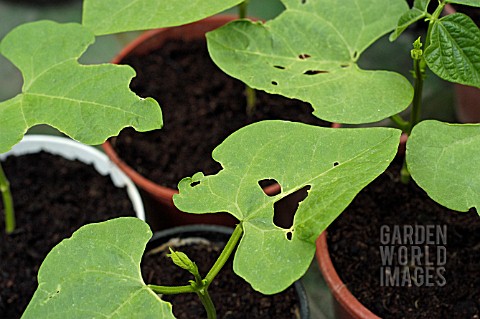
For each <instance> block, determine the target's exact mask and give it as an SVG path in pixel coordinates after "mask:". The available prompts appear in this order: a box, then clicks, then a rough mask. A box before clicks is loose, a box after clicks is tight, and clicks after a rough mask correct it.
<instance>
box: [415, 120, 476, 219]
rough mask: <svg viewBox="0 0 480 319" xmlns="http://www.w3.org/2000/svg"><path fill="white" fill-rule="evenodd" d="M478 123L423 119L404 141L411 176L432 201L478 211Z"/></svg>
mask: <svg viewBox="0 0 480 319" xmlns="http://www.w3.org/2000/svg"><path fill="white" fill-rule="evenodd" d="M479 158H480V125H479V124H475V125H473V124H446V123H442V122H438V121H424V122H421V123H420V124H418V125H416V126H415V128H414V129H413V130H412V134H411V136H410V137H409V139H408V142H407V165H408V170H409V171H410V174H411V175H412V178H413V179H414V180H415V182H417V184H418V185H419V186H420V187H421V188H423V189H424V190H425V191H426V192H427V193H428V195H429V196H430V197H431V198H432V199H433V200H435V201H436V202H438V203H440V204H442V205H444V206H446V207H448V208H450V209H453V210H457V211H461V212H465V211H468V210H469V209H470V208H471V207H475V208H476V209H477V212H480V180H479V179H478V178H477V176H478V172H480V161H479V160H478V159H479Z"/></svg>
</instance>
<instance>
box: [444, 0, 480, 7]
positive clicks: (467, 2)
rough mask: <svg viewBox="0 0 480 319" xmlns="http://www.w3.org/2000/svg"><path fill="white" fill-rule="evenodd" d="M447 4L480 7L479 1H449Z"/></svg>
mask: <svg viewBox="0 0 480 319" xmlns="http://www.w3.org/2000/svg"><path fill="white" fill-rule="evenodd" d="M446 2H447V3H458V4H464V5H466V6H471V7H480V1H479V0H447V1H446Z"/></svg>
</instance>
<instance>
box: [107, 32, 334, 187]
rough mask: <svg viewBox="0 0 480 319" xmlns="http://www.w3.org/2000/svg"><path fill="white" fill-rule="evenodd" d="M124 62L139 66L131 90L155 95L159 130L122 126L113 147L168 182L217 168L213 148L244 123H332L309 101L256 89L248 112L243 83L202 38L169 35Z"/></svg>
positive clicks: (154, 177) (152, 175) (155, 177)
mask: <svg viewBox="0 0 480 319" xmlns="http://www.w3.org/2000/svg"><path fill="white" fill-rule="evenodd" d="M122 63H126V64H129V65H131V66H133V68H134V69H135V70H136V71H137V77H136V78H135V79H134V80H133V81H132V85H131V87H132V90H133V91H135V92H136V93H137V94H139V95H140V96H142V97H147V96H151V97H153V98H155V99H156V100H157V101H159V103H160V105H161V107H162V110H163V115H164V123H165V126H164V128H163V129H162V130H158V131H153V132H148V133H136V132H135V131H133V130H124V131H123V132H122V133H121V134H120V136H119V137H118V138H117V139H113V141H114V147H115V149H116V151H117V152H118V153H119V154H120V157H121V158H123V159H124V161H125V162H126V163H128V164H129V165H130V166H132V167H133V168H135V169H136V170H137V171H138V172H139V173H140V174H142V175H143V176H146V177H148V178H149V179H151V180H153V181H155V182H157V183H159V184H162V185H164V186H167V187H170V188H177V184H178V182H179V181H180V179H182V178H183V177H186V176H191V175H193V174H194V173H196V172H198V171H202V172H204V173H205V174H213V173H216V172H217V171H218V170H219V169H220V168H221V167H220V165H219V164H218V163H216V162H215V161H213V159H212V158H211V154H212V151H213V149H214V148H215V147H216V146H217V145H219V144H220V143H221V142H222V141H223V140H224V139H225V138H226V137H227V136H229V135H230V134H231V133H233V132H234V131H236V130H238V129H240V128H241V127H243V126H246V125H247V124H250V123H253V122H257V121H260V120H266V119H282V120H290V121H297V122H303V123H308V124H314V125H319V126H330V123H326V122H324V121H321V120H319V119H318V118H316V117H314V116H313V115H312V114H311V112H312V111H313V109H312V108H311V106H310V105H309V104H307V103H303V102H300V101H298V100H290V99H287V98H284V97H281V96H279V95H268V94H266V93H264V92H257V108H256V111H255V113H254V115H253V116H252V117H248V116H247V115H246V111H245V108H246V102H245V96H244V89H245V86H244V84H243V83H241V82H240V81H238V80H235V79H233V78H231V77H229V76H227V75H226V74H224V73H223V72H222V71H220V70H219V69H218V68H217V66H216V65H215V64H214V63H213V62H212V61H211V60H210V57H209V56H208V52H207V49H206V43H205V40H197V41H192V42H186V43H185V42H180V41H170V42H167V43H166V44H165V45H164V47H162V49H161V50H157V51H154V52H152V53H151V54H149V55H147V56H142V57H137V56H134V57H129V58H127V59H126V60H125V61H123V62H122Z"/></svg>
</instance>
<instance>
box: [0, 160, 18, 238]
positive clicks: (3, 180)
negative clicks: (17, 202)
mask: <svg viewBox="0 0 480 319" xmlns="http://www.w3.org/2000/svg"><path fill="white" fill-rule="evenodd" d="M0 192H1V193H2V200H3V209H4V214H5V231H6V233H7V234H11V233H12V232H13V231H14V230H15V210H14V208H13V197H12V192H11V190H10V182H9V181H8V179H7V176H6V175H5V172H4V171H3V168H2V165H1V164H0Z"/></svg>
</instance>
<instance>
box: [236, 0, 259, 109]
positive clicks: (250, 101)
mask: <svg viewBox="0 0 480 319" xmlns="http://www.w3.org/2000/svg"><path fill="white" fill-rule="evenodd" d="M249 2H250V0H245V1H243V2H242V3H240V4H239V5H238V18H239V19H245V18H246V17H247V9H248V3H249ZM245 97H246V100H247V108H246V112H247V115H248V116H249V117H251V116H252V115H253V113H255V105H256V103H257V96H256V93H255V90H254V89H252V88H251V87H249V86H248V85H246V84H245Z"/></svg>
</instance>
